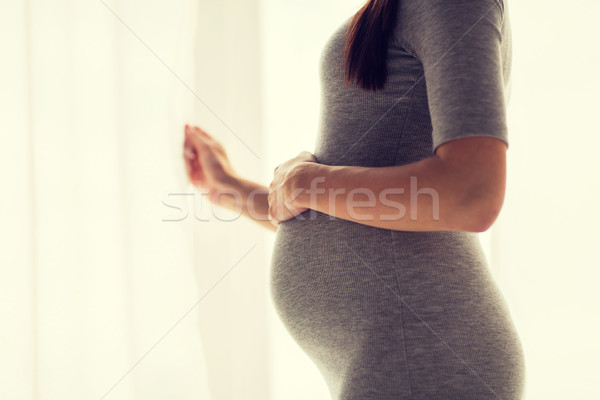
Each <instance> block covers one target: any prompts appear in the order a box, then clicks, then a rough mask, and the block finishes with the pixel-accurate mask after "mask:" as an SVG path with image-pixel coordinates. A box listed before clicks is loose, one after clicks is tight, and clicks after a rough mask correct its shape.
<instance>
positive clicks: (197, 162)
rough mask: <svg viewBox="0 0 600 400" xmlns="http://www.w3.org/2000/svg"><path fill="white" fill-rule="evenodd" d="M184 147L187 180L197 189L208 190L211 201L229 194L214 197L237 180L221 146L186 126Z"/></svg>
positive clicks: (211, 138) (198, 131) (193, 127)
mask: <svg viewBox="0 0 600 400" xmlns="http://www.w3.org/2000/svg"><path fill="white" fill-rule="evenodd" d="M183 148H184V153H183V154H184V157H183V158H184V160H185V166H186V171H187V175H188V179H189V180H190V182H191V183H192V184H193V185H194V186H196V187H197V188H204V189H207V190H208V192H209V199H210V201H212V202H214V203H218V201H217V200H219V199H220V198H222V197H229V196H215V194H216V193H217V192H218V191H219V190H222V189H226V188H228V187H230V186H231V185H232V182H234V181H235V179H237V174H236V173H235V171H234V170H233V168H232V166H231V162H230V161H229V158H228V157H227V153H226V152H225V149H224V148H223V145H222V144H221V143H220V142H218V141H217V140H216V139H214V138H213V137H212V136H210V135H209V134H208V133H206V132H205V131H203V130H202V129H200V128H198V127H196V126H188V125H186V126H185V140H184V143H183Z"/></svg>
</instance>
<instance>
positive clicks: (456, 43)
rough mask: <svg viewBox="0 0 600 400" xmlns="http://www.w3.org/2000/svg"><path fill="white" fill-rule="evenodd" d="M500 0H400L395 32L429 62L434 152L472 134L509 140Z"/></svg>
mask: <svg viewBox="0 0 600 400" xmlns="http://www.w3.org/2000/svg"><path fill="white" fill-rule="evenodd" d="M500 1H501V0H452V1H448V0H400V1H399V4H400V6H399V10H398V25H397V26H398V28H397V30H396V32H395V35H396V39H397V41H398V42H399V44H400V45H401V46H402V47H404V48H405V49H406V50H407V51H408V52H409V53H411V54H412V55H413V56H414V57H415V58H417V59H418V60H419V61H420V62H421V63H422V65H423V71H424V78H425V84H426V87H427V97H428V105H429V113H430V116H431V123H432V127H433V132H432V139H433V150H434V152H435V150H436V149H437V148H438V147H439V146H440V145H441V144H443V143H446V142H448V141H450V140H453V139H457V138H461V137H468V136H491V137H496V138H498V139H500V140H502V141H504V142H505V143H506V145H507V146H508V134H507V126H506V106H505V98H504V79H503V66H502V48H501V45H502V39H503V38H502V32H503V29H502V24H503V17H504V15H503V13H504V9H503V3H502V2H500Z"/></svg>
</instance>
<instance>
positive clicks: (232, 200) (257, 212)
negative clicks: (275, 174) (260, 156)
mask: <svg viewBox="0 0 600 400" xmlns="http://www.w3.org/2000/svg"><path fill="white" fill-rule="evenodd" d="M268 194H269V189H268V188H267V187H265V186H262V185H260V184H258V183H256V182H252V181H250V180H247V179H243V178H239V177H236V178H231V179H230V180H229V182H228V183H227V188H226V189H222V190H221V193H220V195H219V201H218V203H217V204H218V205H219V206H222V207H224V208H227V209H229V210H232V211H234V212H236V213H240V212H241V214H242V215H243V216H245V217H247V218H250V219H251V220H252V221H254V222H256V223H258V224H259V225H261V226H263V227H265V228H267V229H269V230H272V231H276V230H277V225H275V224H274V223H273V222H271V219H270V217H269V202H268Z"/></svg>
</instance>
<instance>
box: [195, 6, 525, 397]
mask: <svg viewBox="0 0 600 400" xmlns="http://www.w3.org/2000/svg"><path fill="white" fill-rule="evenodd" d="M510 60H511V35H510V23H509V19H508V13H507V7H506V2H502V0H452V1H448V0H400V1H398V0H370V1H368V2H367V3H366V4H365V5H364V7H363V8H362V9H361V10H360V11H359V12H358V13H357V14H356V15H354V16H353V17H352V18H349V19H348V20H347V21H345V22H344V23H343V24H342V26H340V28H339V29H338V30H337V31H336V32H335V33H333V35H332V36H331V38H330V39H329V41H328V43H327V45H326V46H325V48H324V49H323V52H322V56H321V70H320V73H321V84H322V96H323V97H322V113H321V123H320V131H319V135H318V140H317V143H316V147H315V149H314V153H309V152H302V153H300V154H299V155H298V156H297V157H296V158H294V159H292V160H289V161H287V162H284V163H282V164H280V165H279V166H278V167H277V168H276V169H275V173H274V178H273V181H272V182H271V185H270V186H269V187H266V186H262V185H260V184H257V183H254V182H251V181H248V180H245V179H243V178H241V177H240V176H239V175H238V174H237V173H236V172H235V171H234V170H233V169H232V167H231V164H230V163H229V160H228V158H227V154H226V152H225V150H224V149H223V147H222V146H221V145H220V143H218V142H217V141H216V140H215V139H214V138H212V137H211V136H210V135H209V134H208V133H206V132H204V131H202V130H201V129H199V128H197V127H186V140H185V149H186V152H185V154H186V156H185V160H186V165H187V171H188V175H189V178H190V180H191V181H192V182H193V183H194V184H196V185H197V186H202V187H204V188H209V190H210V191H211V193H213V194H215V193H218V192H219V191H220V190H222V189H227V190H230V191H231V190H235V191H236V192H237V193H238V194H239V196H240V198H241V199H243V202H242V203H243V209H242V211H243V213H244V215H246V216H248V217H250V218H252V219H254V220H255V221H256V222H257V223H260V224H262V225H263V226H265V227H267V228H269V229H272V230H276V240H275V248H274V253H273V256H272V265H271V289H272V295H273V300H274V304H275V307H276V309H277V311H278V313H279V315H280V317H281V319H282V321H283V323H284V324H285V325H286V327H287V328H288V330H289V332H290V334H291V335H292V336H293V337H294V338H295V340H296V341H297V343H298V344H299V345H300V346H301V347H302V349H303V350H304V351H305V352H306V353H307V354H308V355H309V356H310V357H311V358H312V360H313V361H314V362H315V364H316V366H317V367H318V368H319V369H320V371H321V372H322V374H323V376H324V378H325V380H326V382H327V384H328V387H329V390H330V393H331V395H332V398H333V399H344V400H350V399H351V400H369V399H377V400H389V399H411V400H416V399H432V400H433V399H435V400H441V399H457V400H458V399H460V400H484V399H490V400H491V399H503V400H509V399H510V400H514V399H521V398H522V395H523V391H524V370H525V369H524V357H523V351H522V347H521V342H520V339H519V336H518V334H517V332H516V329H515V326H514V324H513V322H512V319H511V317H510V313H509V310H508V308H507V305H506V303H505V300H504V297H503V295H502V294H501V293H500V292H499V291H498V288H497V286H496V284H495V282H494V281H493V279H492V277H491V275H490V272H489V270H488V265H487V262H486V259H485V256H484V254H483V252H482V248H481V245H480V242H479V238H478V232H482V231H485V230H487V229H488V228H489V227H490V225H491V224H492V223H493V222H494V221H495V219H496V217H497V215H498V213H499V212H500V209H501V207H502V204H503V200H504V192H505V178H506V150H507V148H508V139H507V127H506V109H505V102H506V96H507V88H508V82H509V76H510V65H511V62H510ZM211 198H212V199H213V201H215V202H216V201H217V200H218V202H219V204H220V205H222V206H224V207H228V208H233V207H235V204H234V202H233V198H232V197H231V196H212V197H211ZM228 198H229V199H228Z"/></svg>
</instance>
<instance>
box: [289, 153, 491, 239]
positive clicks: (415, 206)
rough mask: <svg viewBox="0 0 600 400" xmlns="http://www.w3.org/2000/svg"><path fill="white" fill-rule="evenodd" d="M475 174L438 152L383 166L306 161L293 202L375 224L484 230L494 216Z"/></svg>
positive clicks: (413, 228) (294, 183) (296, 177)
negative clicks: (432, 155)
mask: <svg viewBox="0 0 600 400" xmlns="http://www.w3.org/2000/svg"><path fill="white" fill-rule="evenodd" d="M476 175H477V171H474V172H472V173H467V172H465V170H464V169H463V170H457V169H453V168H452V167H451V166H449V165H448V164H447V163H444V162H443V161H442V160H440V159H439V158H438V157H430V158H426V159H423V160H421V161H418V162H415V163H411V164H407V165H402V166H392V167H380V168H366V167H353V166H327V165H323V164H317V163H302V164H301V165H299V166H298V168H297V170H296V173H294V174H293V176H294V177H293V178H291V179H290V182H291V183H290V184H289V188H288V192H289V196H290V197H289V198H290V199H293V200H292V201H291V204H292V205H293V206H295V207H307V208H312V209H315V210H317V211H320V212H323V213H326V214H329V215H333V216H335V217H337V218H342V219H346V220H350V221H354V222H357V223H361V224H365V225H370V226H374V227H379V228H385V229H392V230H405V231H440V230H459V231H473V232H481V231H484V230H486V229H487V228H488V227H489V225H491V222H490V217H488V215H489V213H488V212H487V210H484V209H483V208H482V206H481V205H484V202H482V201H480V200H481V199H482V195H481V194H482V193H485V190H486V188H483V187H478V186H477V185H474V184H473V183H472V181H473V177H474V176H476ZM494 218H495V217H494ZM494 218H492V219H494ZM492 222H493V221H492Z"/></svg>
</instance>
